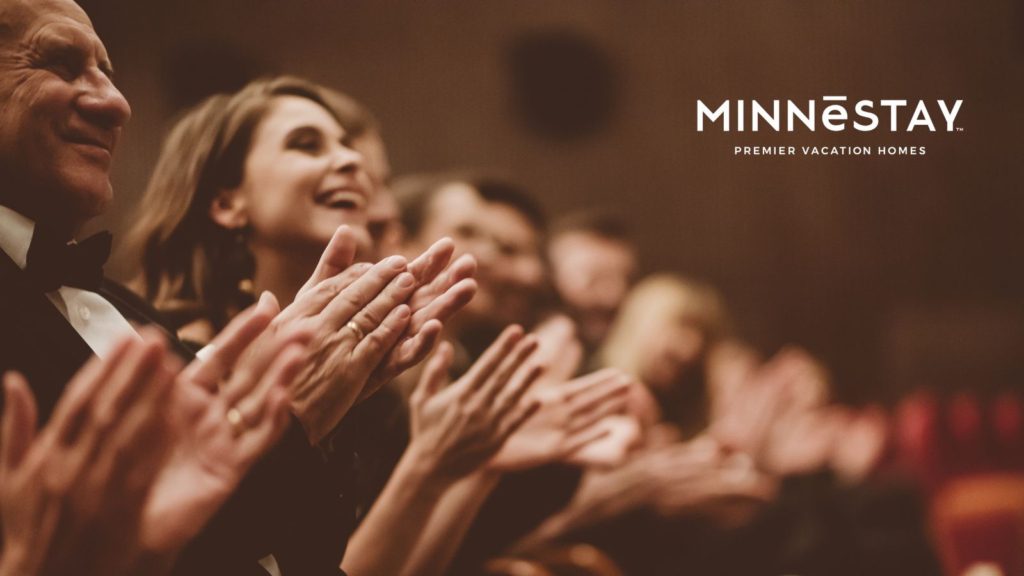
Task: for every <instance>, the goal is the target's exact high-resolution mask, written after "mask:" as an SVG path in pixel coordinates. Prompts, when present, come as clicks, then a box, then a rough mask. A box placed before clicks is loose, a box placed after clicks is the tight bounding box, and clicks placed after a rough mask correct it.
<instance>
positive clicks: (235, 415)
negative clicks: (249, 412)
mask: <svg viewBox="0 0 1024 576" xmlns="http://www.w3.org/2000/svg"><path fill="white" fill-rule="evenodd" d="M225 417H226V418H227V419H228V424H230V425H231V433H232V434H233V435H234V436H235V437H236V438H237V437H238V436H241V435H242V433H243V432H245V431H246V429H248V428H249V426H248V425H247V424H246V423H245V417H244V416H242V411H241V410H239V409H238V408H234V407H232V408H229V409H228V412H227V414H225Z"/></svg>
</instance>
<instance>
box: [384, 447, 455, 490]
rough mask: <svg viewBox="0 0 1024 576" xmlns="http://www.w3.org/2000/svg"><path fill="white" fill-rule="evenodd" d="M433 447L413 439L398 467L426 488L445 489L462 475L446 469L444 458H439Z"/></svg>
mask: <svg viewBox="0 0 1024 576" xmlns="http://www.w3.org/2000/svg"><path fill="white" fill-rule="evenodd" d="M433 448H434V447H432V446H427V445H425V443H424V442H421V441H417V440H416V439H413V441H412V442H411V443H410V444H409V447H408V448H406V451H405V455H404V456H403V458H402V460H401V462H399V464H398V468H399V469H400V470H401V472H402V476H403V477H405V478H407V479H408V480H410V481H414V482H417V483H419V484H421V485H423V487H424V488H426V489H434V490H437V491H444V490H445V489H447V488H448V487H449V486H450V485H452V484H454V483H455V482H456V481H457V480H459V478H461V477H462V475H460V474H452V473H451V471H450V470H446V469H445V467H444V464H443V462H442V459H441V458H438V455H437V452H436V450H435V449H433Z"/></svg>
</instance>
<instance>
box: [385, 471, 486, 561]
mask: <svg viewBox="0 0 1024 576" xmlns="http://www.w3.org/2000/svg"><path fill="white" fill-rule="evenodd" d="M500 478H501V475H500V473H497V472H489V471H485V470H481V471H478V472H475V473H473V474H471V475H470V476H467V477H466V478H463V479H462V480H460V481H459V482H458V483H457V484H455V485H454V486H452V488H451V489H450V490H448V491H447V492H445V494H444V496H442V497H441V501H440V503H439V504H438V505H437V509H436V510H434V513H433V514H432V515H431V516H430V522H429V523H428V524H427V528H426V530H424V532H423V535H422V536H421V537H420V538H419V541H418V542H417V543H416V547H415V549H414V550H413V552H412V554H411V555H410V557H409V561H408V562H406V563H405V568H404V569H403V570H402V574H407V575H409V576H421V575H427V576H430V575H433V574H444V573H445V571H446V570H447V568H448V565H449V564H450V563H451V561H452V558H454V557H455V553H456V552H458V550H459V546H460V545H461V544H462V541H463V539H464V538H465V536H466V532H467V531H469V527H470V526H471V525H472V524H473V520H475V519H476V515H477V512H479V511H480V507H481V506H483V503H484V502H485V501H486V500H487V497H488V496H489V495H490V494H491V492H492V491H493V490H494V488H495V486H497V485H498V480H500Z"/></svg>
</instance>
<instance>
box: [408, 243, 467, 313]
mask: <svg viewBox="0 0 1024 576" xmlns="http://www.w3.org/2000/svg"><path fill="white" fill-rule="evenodd" d="M474 274H476V259H475V258H473V257H472V256H471V255H469V254H463V255H462V256H459V258H458V259H456V260H455V262H452V264H451V265H450V266H448V268H447V269H446V270H444V272H443V273H441V274H438V275H437V277H436V278H434V279H433V280H432V281H431V282H430V284H428V285H426V286H423V287H421V288H420V289H418V290H416V293H415V294H413V297H412V299H410V301H409V305H410V306H411V307H412V309H413V310H419V309H420V308H423V307H424V306H426V305H427V304H430V302H431V301H433V300H434V298H436V297H437V295H438V294H444V293H445V292H446V291H447V290H448V289H449V288H451V287H452V286H454V285H455V284H456V283H457V282H459V281H460V280H465V279H467V278H472V277H473V275H474Z"/></svg>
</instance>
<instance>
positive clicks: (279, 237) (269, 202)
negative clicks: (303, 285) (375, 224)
mask: <svg viewBox="0 0 1024 576" xmlns="http://www.w3.org/2000/svg"><path fill="white" fill-rule="evenodd" d="M362 162H363V159H362V156H361V155H360V154H359V153H358V152H356V151H355V150H353V149H352V148H350V147H349V145H348V144H347V140H346V136H345V131H344V130H343V129H342V128H341V126H340V125H339V124H338V122H337V121H336V120H335V119H334V117H333V116H331V115H330V113H328V112H327V110H325V109H324V108H322V107H321V106H320V105H319V104H317V103H315V102H313V101H312V100H308V99H306V98H301V97H298V96H280V97H278V98H276V100H275V102H274V103H273V104H272V105H271V107H270V110H269V111H268V113H267V114H266V116H265V117H264V118H263V120H262V121H261V122H260V124H259V126H258V127H257V128H256V130H255V131H254V133H253V141H252V144H251V147H250V150H249V156H248V157H247V158H246V161H245V176H244V179H243V182H242V185H241V186H240V187H239V188H238V189H236V190H232V191H228V192H227V193H226V194H225V195H222V197H221V198H220V199H218V202H226V203H227V204H228V205H229V206H230V207H231V210H229V211H228V216H226V217H224V218H223V219H221V220H220V222H221V224H222V225H225V226H227V227H229V228H232V227H236V225H248V226H249V227H250V229H251V237H250V241H251V245H252V246H253V247H254V248H256V247H261V246H262V247H270V248H271V249H274V250H289V251H290V250H294V249H299V250H306V251H308V252H310V253H311V254H315V255H317V256H318V255H319V253H320V251H322V250H323V248H324V246H326V244H327V243H328V242H329V241H330V239H331V236H332V235H333V234H334V232H335V230H337V228H338V226H340V225H342V224H348V225H351V226H353V227H354V228H355V229H356V230H357V231H359V230H361V231H362V232H363V234H365V230H366V211H367V206H368V204H369V194H370V191H371V188H370V184H369V182H368V179H367V176H366V172H365V171H364V169H363V167H362ZM232 217H235V218H237V219H238V222H234V223H232V222H230V220H231V218H232ZM364 242H366V243H368V240H366V239H364Z"/></svg>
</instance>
